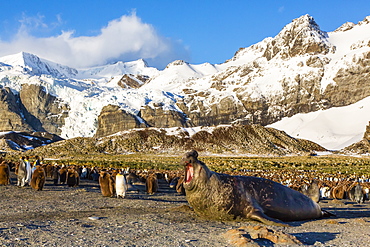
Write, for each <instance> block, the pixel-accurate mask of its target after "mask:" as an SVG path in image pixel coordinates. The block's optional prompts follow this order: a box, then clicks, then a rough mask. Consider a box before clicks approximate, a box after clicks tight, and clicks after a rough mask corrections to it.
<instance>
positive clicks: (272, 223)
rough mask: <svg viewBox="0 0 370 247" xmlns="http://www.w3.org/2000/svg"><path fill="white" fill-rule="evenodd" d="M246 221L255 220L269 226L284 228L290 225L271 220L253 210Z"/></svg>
mask: <svg viewBox="0 0 370 247" xmlns="http://www.w3.org/2000/svg"><path fill="white" fill-rule="evenodd" d="M248 219H251V220H256V221H259V222H262V223H264V224H266V225H269V226H284V227H290V225H288V224H285V223H284V222H282V221H280V220H277V219H273V218H270V217H268V216H267V215H265V214H264V213H262V212H261V211H257V210H254V211H253V212H250V213H249V214H248Z"/></svg>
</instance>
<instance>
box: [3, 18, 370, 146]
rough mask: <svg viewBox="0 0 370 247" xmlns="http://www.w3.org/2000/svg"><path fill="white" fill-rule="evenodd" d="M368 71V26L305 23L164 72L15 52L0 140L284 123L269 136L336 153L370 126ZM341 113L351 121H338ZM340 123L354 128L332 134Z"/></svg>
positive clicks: (6, 77)
mask: <svg viewBox="0 0 370 247" xmlns="http://www.w3.org/2000/svg"><path fill="white" fill-rule="evenodd" d="M369 71H370V17H366V18H365V19H364V20H363V21H361V22H359V23H358V24H354V23H345V24H343V25H342V26H341V27H339V28H338V29H337V30H335V31H334V32H325V31H322V30H320V27H319V25H318V24H317V23H316V22H315V21H314V19H313V18H312V17H311V16H309V15H304V16H301V17H299V18H297V19H295V20H293V21H292V22H291V23H289V24H288V25H286V26H285V27H284V28H283V29H282V30H281V32H280V33H279V34H278V35H276V36H275V37H268V38H266V39H264V40H262V41H261V42H259V43H257V44H254V45H252V46H250V47H247V48H242V49H240V50H239V51H237V52H236V53H235V55H234V56H233V57H232V58H231V59H229V60H228V61H226V62H224V63H222V64H209V63H204V64H198V65H194V64H189V63H187V62H185V61H174V62H172V63H170V64H169V65H168V66H167V67H166V68H165V69H164V70H162V71H159V70H157V69H155V68H151V67H148V66H147V64H146V63H145V61H143V60H137V61H133V62H125V63H124V62H117V63H115V64H110V65H106V66H100V67H95V68H84V69H74V68H69V67H68V66H64V65H60V64H56V63H53V62H51V61H47V60H46V59H42V58H39V57H37V56H36V55H32V54H28V53H24V52H22V53H18V54H15V55H10V56H6V57H2V58H0V85H1V86H2V89H1V92H0V96H1V97H0V98H1V99H2V101H0V105H1V108H0V115H1V116H2V119H4V120H0V130H4V131H9V130H29V131H31V130H37V131H49V132H52V133H56V134H59V135H61V136H62V137H63V138H72V137H78V136H94V135H96V136H103V135H109V134H113V133H115V132H119V131H122V130H125V129H129V128H135V127H145V126H153V127H159V128H167V127H176V126H177V127H188V128H189V127H190V128H191V127H195V126H211V125H219V124H238V123H241V124H246V123H247V124H248V123H258V124H262V125H269V124H273V123H276V122H278V121H280V120H281V119H283V120H282V121H281V122H280V123H276V124H275V125H271V126H274V127H276V128H280V129H283V130H285V131H286V132H287V133H288V134H290V135H292V136H297V137H302V138H306V139H309V140H313V141H315V142H317V143H319V144H321V145H323V146H325V145H326V147H327V148H330V149H337V148H341V147H344V146H345V145H349V144H351V142H355V141H357V140H358V139H359V136H360V135H361V133H360V132H361V131H363V130H364V129H365V126H366V122H367V123H368V122H369V121H370V116H369V112H370V111H369V110H368V107H366V104H365V103H366V102H368V101H369V98H368V97H370V74H369V73H370V72H369ZM27 85H34V86H27ZM361 100H362V101H361ZM357 102H359V103H357ZM361 102H362V103H361ZM363 102H365V103H363ZM357 104H362V106H363V107H362V108H361V109H363V110H361V111H360V110H359V111H354V110H353V109H358V108H359V107H358V105H357ZM335 109H336V110H335ZM341 109H343V113H341V114H345V115H346V116H350V117H347V118H344V119H338V118H336V116H338V115H340V114H338V113H337V112H338V111H341ZM348 109H349V110H348ZM366 109H367V110H366ZM333 111H336V113H335V114H334V113H331V112H333ZM326 112H328V113H326ZM354 112H358V115H357V114H355V113H354ZM315 114H316V115H315ZM324 118H327V121H324V120H323V119H324ZM289 119H291V120H289ZM297 119H300V121H297ZM315 119H316V120H315ZM288 120H289V123H288V122H287V121H288ZM346 120H351V121H352V125H351V126H354V125H356V128H354V127H348V128H351V131H348V129H347V127H345V128H344V127H343V128H339V126H345V125H344V123H345V122H346ZM308 122H310V124H308ZM300 126H304V128H303V127H300ZM348 126H349V125H348ZM355 129H356V131H352V130H355ZM344 135H345V136H346V137H343V136H344ZM328 138H329V139H328Z"/></svg>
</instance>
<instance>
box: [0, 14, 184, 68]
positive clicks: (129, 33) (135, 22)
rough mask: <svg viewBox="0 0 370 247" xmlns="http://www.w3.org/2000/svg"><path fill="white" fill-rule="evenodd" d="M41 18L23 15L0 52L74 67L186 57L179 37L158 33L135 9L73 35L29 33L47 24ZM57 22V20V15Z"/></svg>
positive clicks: (155, 62) (160, 64)
mask: <svg viewBox="0 0 370 247" xmlns="http://www.w3.org/2000/svg"><path fill="white" fill-rule="evenodd" d="M42 19H43V17H42V16H38V18H23V20H22V21H21V26H20V28H19V30H18V32H17V34H16V35H15V36H14V38H13V39H12V40H11V41H1V40H0V56H3V55H9V54H13V53H17V52H21V51H25V52H29V53H33V54H36V55H38V56H40V57H42V58H45V59H48V60H51V61H54V62H57V63H61V64H65V65H69V66H72V67H76V68H82V67H89V66H95V65H102V64H105V63H109V62H114V61H118V60H122V61H132V60H136V59H140V58H143V59H145V60H147V61H148V62H149V63H150V65H152V66H156V67H160V68H161V67H164V66H165V65H166V64H168V63H169V62H172V61H173V60H175V59H184V60H187V59H188V52H187V50H186V48H185V47H184V46H183V45H182V44H181V42H180V41H173V40H171V39H169V38H165V37H162V36H160V35H159V34H158V33H157V32H156V30H155V28H154V27H153V26H152V25H150V24H147V23H143V22H142V21H141V19H140V18H139V17H137V16H136V13H132V14H130V15H124V16H122V17H121V18H119V19H116V20H112V21H110V22H109V23H108V25H107V26H105V27H103V28H102V29H101V30H100V32H99V34H97V35H96V36H79V37H75V36H74V31H62V32H61V34H59V35H57V36H51V37H36V36H34V35H32V34H30V33H31V31H32V29H34V28H48V27H49V25H47V24H45V23H44V22H43V21H42ZM58 22H59V23H61V18H60V16H58ZM53 25H54V26H56V24H55V23H54V24H53ZM31 26H32V27H31Z"/></svg>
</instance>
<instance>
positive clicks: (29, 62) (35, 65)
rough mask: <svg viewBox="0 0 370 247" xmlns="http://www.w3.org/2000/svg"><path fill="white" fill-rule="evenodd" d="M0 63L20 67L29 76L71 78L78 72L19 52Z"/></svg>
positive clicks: (4, 58)
mask: <svg viewBox="0 0 370 247" xmlns="http://www.w3.org/2000/svg"><path fill="white" fill-rule="evenodd" d="M0 62H1V63H4V64H7V65H10V66H12V67H14V68H16V67H21V68H22V70H23V72H26V73H29V74H30V75H37V76H40V75H51V76H53V77H57V78H60V77H72V76H75V75H76V74H77V73H78V72H77V70H76V69H73V68H70V67H68V66H64V65H61V64H58V63H54V62H51V61H48V60H46V59H42V58H40V57H38V56H36V55H34V54H31V53H27V52H23V51H22V52H19V53H16V54H13V55H8V56H5V57H1V58H0Z"/></svg>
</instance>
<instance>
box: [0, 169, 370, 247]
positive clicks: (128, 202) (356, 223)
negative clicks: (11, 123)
mask: <svg viewBox="0 0 370 247" xmlns="http://www.w3.org/2000/svg"><path fill="white" fill-rule="evenodd" d="M12 182H13V184H12V185H8V186H0V199H1V214H0V246H90V247H92V246H215V247H217V246H234V245H233V244H231V243H230V242H229V241H228V238H227V236H226V237H225V233H226V232H228V231H229V230H230V229H238V228H240V227H243V226H247V225H261V224H259V223H257V222H252V221H243V222H219V221H209V220H204V219H200V218H198V217H197V216H196V215H195V214H194V213H193V212H192V210H191V209H190V208H189V207H188V204H187V201H186V199H185V197H184V196H182V195H179V194H177V193H176V192H175V191H174V190H173V189H170V188H169V187H168V186H165V185H163V184H162V186H161V188H160V191H159V193H157V194H154V195H147V194H146V193H145V192H144V191H140V190H141V189H144V187H143V186H137V188H138V189H140V190H139V191H136V190H134V189H132V190H131V191H129V193H128V195H127V197H126V198H125V199H117V198H106V197H102V195H101V193H100V190H99V185H98V183H97V182H95V181H90V180H82V181H81V184H80V186H79V187H75V188H69V187H67V186H64V185H59V186H54V185H52V181H51V180H49V179H48V180H47V182H46V186H45V187H44V190H43V191H34V190H33V189H31V188H30V187H26V188H18V187H17V186H16V185H15V177H14V174H13V178H12ZM320 204H321V206H322V207H323V208H324V209H326V210H328V211H330V212H332V213H334V214H336V217H333V218H330V219H319V220H312V221H302V222H292V223H290V224H291V226H292V227H271V226H268V228H270V229H274V230H279V231H283V232H285V233H289V234H291V235H292V236H295V237H296V238H297V239H298V240H299V241H301V242H302V243H303V244H304V245H308V246H309V245H312V246H368V244H369V243H370V204H369V202H367V203H365V204H355V203H352V202H349V201H346V200H343V201H337V200H325V201H322V202H320ZM255 243H257V244H258V245H260V246H274V244H273V243H272V242H271V241H269V240H263V239H258V240H256V241H255ZM279 246H281V245H279Z"/></svg>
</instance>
